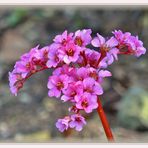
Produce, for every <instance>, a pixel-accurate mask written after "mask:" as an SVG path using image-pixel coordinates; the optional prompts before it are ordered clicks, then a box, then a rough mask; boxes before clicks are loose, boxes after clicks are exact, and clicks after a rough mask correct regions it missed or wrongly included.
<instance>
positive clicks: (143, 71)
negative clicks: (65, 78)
mask: <svg viewBox="0 0 148 148" xmlns="http://www.w3.org/2000/svg"><path fill="white" fill-rule="evenodd" d="M83 28H91V29H92V30H93V35H95V34H96V33H97V32H99V33H100V34H102V35H104V36H110V35H111V31H113V30H114V29H121V30H123V31H130V32H131V33H132V34H133V35H138V36H139V38H140V39H141V40H142V41H143V42H144V46H145V47H146V48H147V49H148V8H147V7H143V8H136V7H135V8H134V7H132V8H130V7H129V8H128V7H126V8H120V6H118V7H111V6H110V7H103V8H102V7H99V6H98V7H97V6H96V7H88V6H87V7H86V6H83V7H80V6H61V7H56V6H46V7H45V6H44V7H15V6H14V7H2V6H0V142H54V143H57V142H107V140H106V137H105V134H104V130H103V128H102V125H101V122H100V120H99V116H98V115H97V112H95V111H94V112H93V113H92V114H90V115H88V116H87V117H86V118H87V125H86V126H85V127H84V129H83V130H82V132H76V131H74V130H72V131H68V132H65V133H62V134H61V133H60V132H59V131H58V130H57V129H56V127H55V122H56V120H57V119H58V118H60V117H63V116H64V115H66V114H68V111H67V109H68V105H67V104H63V103H61V102H60V101H58V100H56V99H54V98H49V97H48V96H47V91H48V90H47V87H46V85H47V79H48V76H49V75H50V74H51V71H50V70H46V71H43V72H40V73H38V74H36V75H34V76H32V77H31V79H29V80H28V81H27V82H26V83H25V85H24V88H23V89H22V90H21V91H20V93H19V94H18V96H17V97H14V96H13V95H12V94H10V91H9V86H8V72H9V71H12V69H13V66H14V64H15V61H16V60H18V59H19V57H20V55H22V54H23V53H25V52H28V51H29V49H30V48H32V47H34V46H36V45H37V44H40V45H41V46H45V45H47V44H50V43H51V42H52V39H53V38H54V36H55V35H56V34H59V33H62V32H63V31H64V30H68V31H69V32H70V31H76V30H78V29H83ZM109 69H110V71H111V72H112V74H113V76H112V77H111V78H108V79H106V80H105V83H104V90H105V93H104V95H103V96H102V103H103V107H104V110H105V112H106V114H107V118H108V120H109V123H110V125H111V127H112V130H113V133H114V136H115V139H116V142H148V54H146V55H144V56H141V57H140V58H138V59H137V58H135V57H132V56H120V57H119V61H118V62H114V64H112V65H111V66H110V68H109Z"/></svg>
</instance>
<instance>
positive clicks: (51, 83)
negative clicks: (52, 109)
mask: <svg viewBox="0 0 148 148" xmlns="http://www.w3.org/2000/svg"><path fill="white" fill-rule="evenodd" d="M69 80H70V79H69V77H68V76H67V75H60V76H50V77H49V80H48V84H47V87H48V88H49V91H48V95H49V96H50V97H53V96H55V97H60V95H61V92H62V91H63V90H64V89H66V88H67V87H68V83H69Z"/></svg>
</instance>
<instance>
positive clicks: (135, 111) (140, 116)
mask: <svg viewBox="0 0 148 148" xmlns="http://www.w3.org/2000/svg"><path fill="white" fill-rule="evenodd" d="M118 119H119V122H120V124H121V125H123V126H125V127H127V128H130V129H145V128H148V93H147V92H146V91H145V90H143V89H142V88H139V87H133V88H131V89H129V91H128V92H127V93H126V94H125V96H124V97H123V98H122V101H121V104H120V108H119V113H118Z"/></svg>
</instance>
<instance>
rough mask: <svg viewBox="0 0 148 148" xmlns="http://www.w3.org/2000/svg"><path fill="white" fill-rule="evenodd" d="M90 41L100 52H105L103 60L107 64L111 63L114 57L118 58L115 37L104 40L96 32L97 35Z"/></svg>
mask: <svg viewBox="0 0 148 148" xmlns="http://www.w3.org/2000/svg"><path fill="white" fill-rule="evenodd" d="M91 43H92V45H93V46H94V47H99V48H100V52H102V54H105V56H106V57H105V58H106V59H105V60H106V62H107V64H108V65H110V64H112V63H113V61H114V59H116V60H117V59H118V57H117V54H118V52H119V49H118V48H117V47H116V46H117V45H118V41H117V39H116V38H114V37H111V38H110V39H109V40H107V41H106V40H105V38H104V37H103V36H101V35H100V34H98V33H97V37H95V38H94V39H93V40H92V42H91Z"/></svg>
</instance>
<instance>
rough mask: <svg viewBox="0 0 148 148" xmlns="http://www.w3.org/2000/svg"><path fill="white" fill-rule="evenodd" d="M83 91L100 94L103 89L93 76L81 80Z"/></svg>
mask: <svg viewBox="0 0 148 148" xmlns="http://www.w3.org/2000/svg"><path fill="white" fill-rule="evenodd" d="M83 89H84V92H87V93H90V94H92V95H102V94H103V89H102V87H101V85H100V84H99V83H98V82H96V81H95V80H94V79H93V78H90V77H88V78H86V79H84V80H83Z"/></svg>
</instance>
